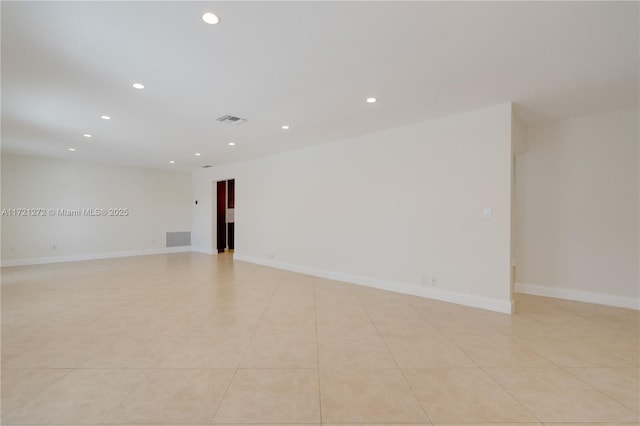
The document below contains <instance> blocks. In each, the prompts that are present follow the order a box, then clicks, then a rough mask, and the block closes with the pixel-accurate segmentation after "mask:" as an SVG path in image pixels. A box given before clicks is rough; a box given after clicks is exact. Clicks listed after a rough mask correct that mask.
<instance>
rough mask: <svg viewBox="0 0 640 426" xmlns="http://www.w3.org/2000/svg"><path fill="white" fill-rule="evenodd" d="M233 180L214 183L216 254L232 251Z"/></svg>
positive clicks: (233, 229)
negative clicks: (227, 250)
mask: <svg viewBox="0 0 640 426" xmlns="http://www.w3.org/2000/svg"><path fill="white" fill-rule="evenodd" d="M235 183H236V182H235V179H229V180H222V181H219V182H217V183H216V235H217V238H216V248H217V250H218V253H224V251H225V250H226V249H229V250H233V247H234V234H235V199H236V185H235Z"/></svg>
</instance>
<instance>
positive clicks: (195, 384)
mask: <svg viewBox="0 0 640 426" xmlns="http://www.w3.org/2000/svg"><path fill="white" fill-rule="evenodd" d="M232 377H233V370H223V369H217V370H216V369H209V370H205V369H165V370H156V371H154V372H153V374H151V375H150V376H149V377H148V378H147V379H146V380H145V381H144V382H143V383H142V384H141V385H140V386H139V387H138V388H137V389H136V390H135V391H134V392H133V393H132V394H131V395H129V396H128V397H127V398H126V399H125V400H124V401H123V402H122V404H120V406H119V407H118V408H117V409H116V410H115V411H114V412H113V413H112V414H111V415H110V416H109V418H108V419H107V420H106V421H105V423H108V424H123V423H132V424H139V423H145V424H146V423H175V424H193V423H202V424H206V423H210V422H211V421H212V420H213V417H214V415H215V412H216V409H217V408H218V405H219V404H220V400H221V399H222V397H223V395H224V393H225V391H226V390H227V387H228V385H229V382H230V381H231V378H232Z"/></svg>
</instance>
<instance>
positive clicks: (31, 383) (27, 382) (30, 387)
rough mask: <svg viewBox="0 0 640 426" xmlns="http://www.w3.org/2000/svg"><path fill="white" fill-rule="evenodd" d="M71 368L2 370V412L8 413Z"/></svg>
mask: <svg viewBox="0 0 640 426" xmlns="http://www.w3.org/2000/svg"><path fill="white" fill-rule="evenodd" d="M71 371H72V370H70V369H39V370H34V369H17V370H13V369H12V370H8V369H5V370H2V393H1V395H2V405H1V407H2V412H3V413H6V412H8V411H9V410H11V409H13V408H15V407H16V405H17V404H18V403H19V402H20V401H22V400H24V399H26V398H28V397H30V396H33V395H35V394H36V393H38V392H40V391H41V390H43V389H44V388H46V387H47V386H49V385H51V384H52V383H54V382H55V381H57V380H59V379H60V378H62V377H63V376H65V375H66V374H68V373H69V372H71Z"/></svg>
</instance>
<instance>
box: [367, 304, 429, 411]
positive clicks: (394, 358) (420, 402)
mask: <svg viewBox="0 0 640 426" xmlns="http://www.w3.org/2000/svg"><path fill="white" fill-rule="evenodd" d="M356 297H357V296H356ZM364 311H365V313H366V314H367V317H368V318H369V321H371V323H372V324H373V326H374V328H375V329H376V332H377V333H378V337H380V340H382V343H383V344H384V346H385V348H387V351H388V352H389V355H390V356H391V359H393V363H394V364H395V365H396V368H397V369H398V370H399V371H400V374H401V375H402V378H403V379H404V381H405V382H406V383H407V385H408V386H409V389H411V393H412V394H413V397H414V398H415V400H416V401H417V402H418V404H419V405H420V408H422V412H423V413H424V415H425V417H426V418H427V421H428V422H429V423H431V424H433V422H432V421H431V417H429V413H427V409H426V408H425V406H424V404H423V403H422V401H421V400H420V398H419V397H418V394H417V393H416V391H415V389H414V388H413V386H411V382H410V381H409V379H407V376H406V374H405V373H404V371H403V370H402V368H400V365H399V364H398V360H397V359H396V357H395V356H393V352H392V351H391V349H390V348H389V345H388V344H387V342H386V340H384V337H383V336H382V334H381V333H380V330H379V329H378V326H377V325H376V323H375V321H374V320H373V318H371V314H370V313H369V311H368V310H367V309H366V308H364Z"/></svg>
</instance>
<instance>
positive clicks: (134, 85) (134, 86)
mask: <svg viewBox="0 0 640 426" xmlns="http://www.w3.org/2000/svg"><path fill="white" fill-rule="evenodd" d="M132 86H133V88H134V89H138V90H142V89H144V84H140V83H133V84H132Z"/></svg>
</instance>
